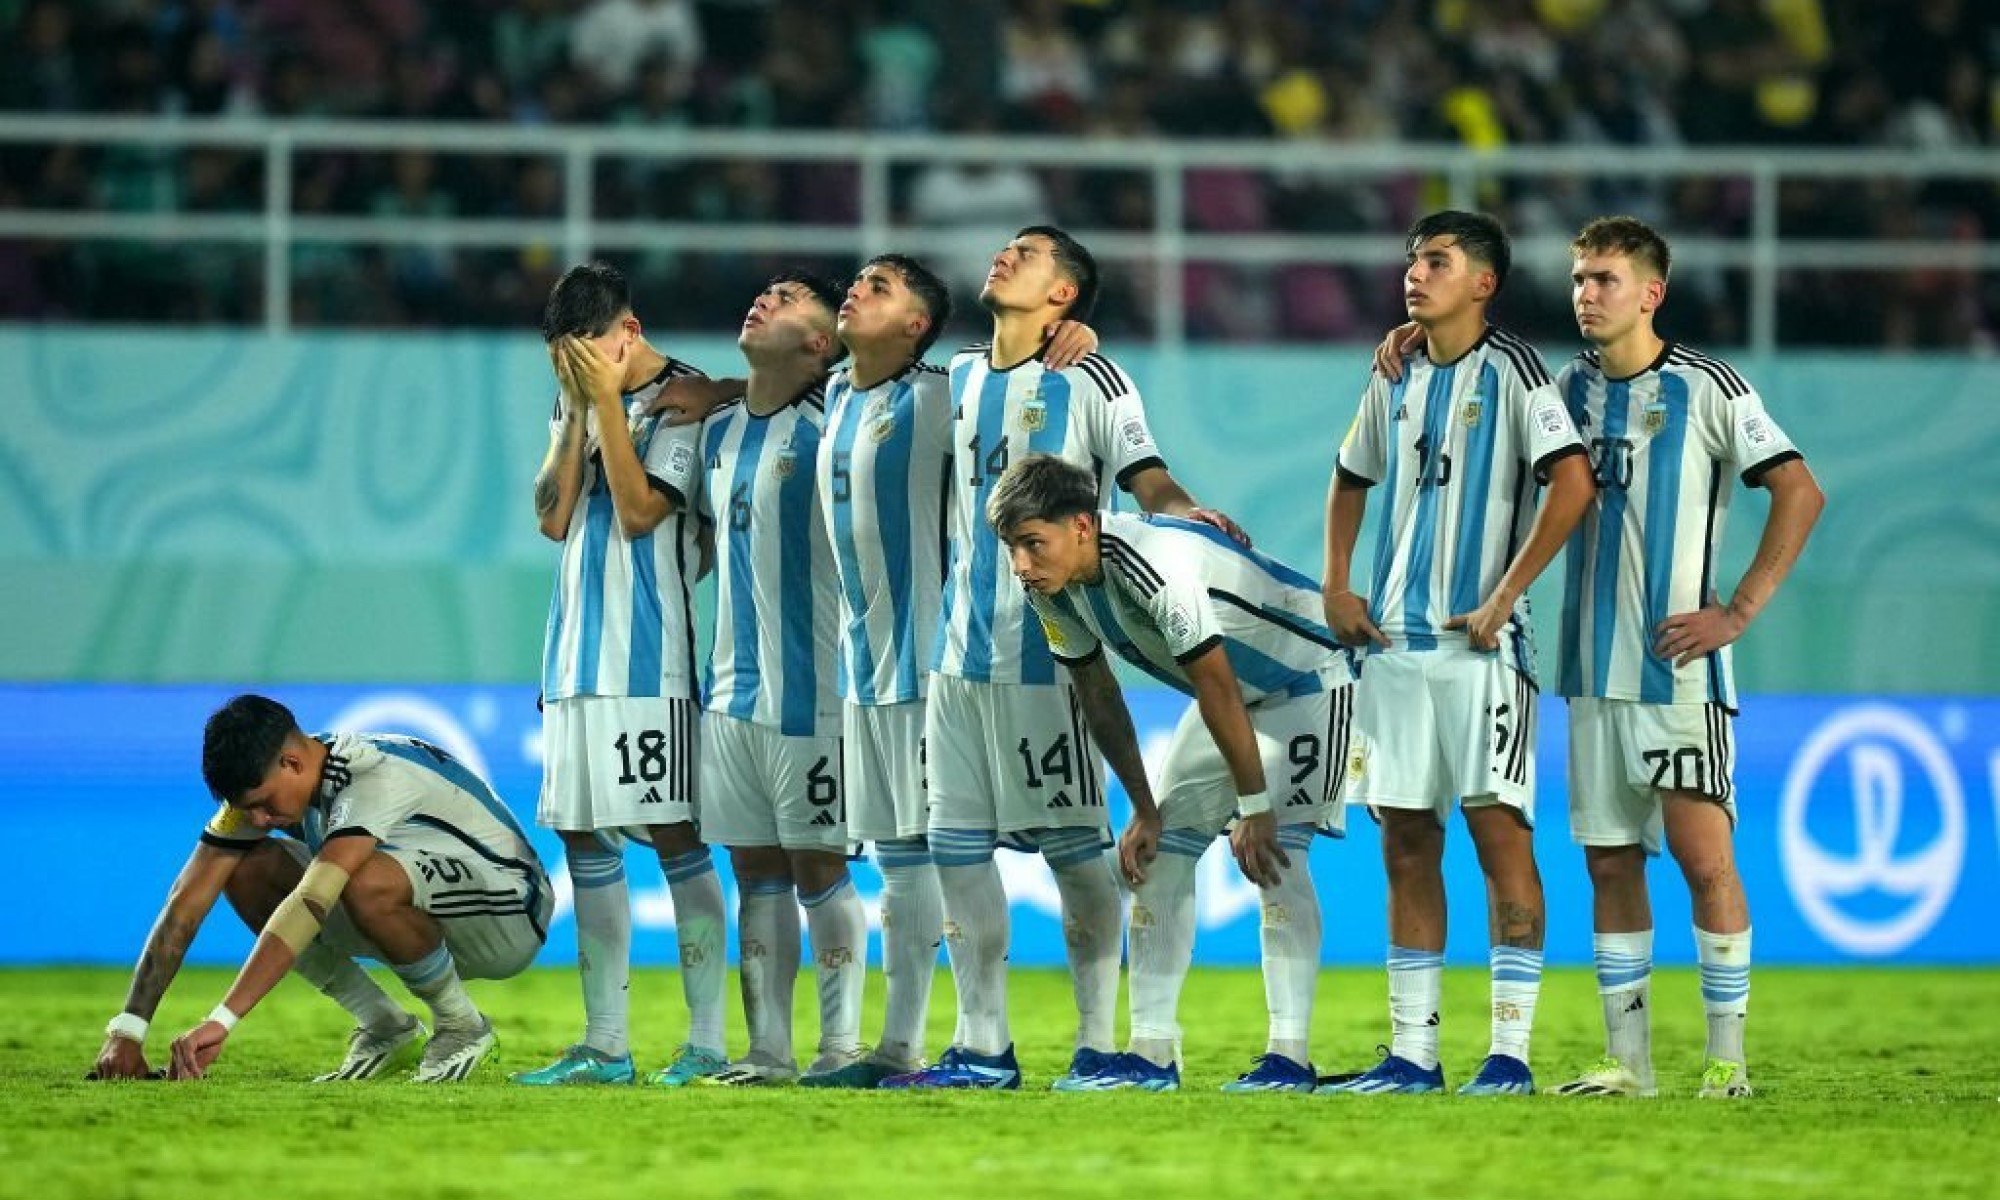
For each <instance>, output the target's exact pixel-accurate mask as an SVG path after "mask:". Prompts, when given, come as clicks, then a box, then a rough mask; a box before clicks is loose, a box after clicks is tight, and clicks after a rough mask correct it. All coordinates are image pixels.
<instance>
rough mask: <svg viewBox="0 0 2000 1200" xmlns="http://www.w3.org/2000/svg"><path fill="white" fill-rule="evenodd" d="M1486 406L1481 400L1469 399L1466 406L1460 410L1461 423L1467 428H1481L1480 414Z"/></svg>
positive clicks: (1459, 418)
mask: <svg viewBox="0 0 2000 1200" xmlns="http://www.w3.org/2000/svg"><path fill="white" fill-rule="evenodd" d="M1485 407H1486V406H1485V404H1484V403H1482V402H1481V401H1479V400H1476V399H1474V400H1467V401H1466V402H1465V407H1463V408H1461V409H1459V410H1458V420H1459V423H1460V424H1461V425H1464V426H1465V427H1466V428H1467V429H1477V428H1479V414H1480V413H1481V412H1482V411H1484V409H1485Z"/></svg>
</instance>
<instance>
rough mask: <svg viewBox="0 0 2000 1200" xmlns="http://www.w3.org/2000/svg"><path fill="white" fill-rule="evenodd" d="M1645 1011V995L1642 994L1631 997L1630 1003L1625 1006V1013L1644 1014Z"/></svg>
mask: <svg viewBox="0 0 2000 1200" xmlns="http://www.w3.org/2000/svg"><path fill="white" fill-rule="evenodd" d="M1645 1009H1646V993H1644V992H1640V993H1639V994H1637V995H1635V996H1633V997H1632V1003H1630V1004H1628V1005H1626V1006H1625V1011H1626V1012H1627V1013H1635V1012H1644V1011H1645Z"/></svg>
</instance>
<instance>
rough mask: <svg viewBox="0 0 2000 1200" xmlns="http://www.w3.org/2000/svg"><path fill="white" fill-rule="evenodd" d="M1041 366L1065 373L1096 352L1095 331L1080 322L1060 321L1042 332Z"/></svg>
mask: <svg viewBox="0 0 2000 1200" xmlns="http://www.w3.org/2000/svg"><path fill="white" fill-rule="evenodd" d="M1042 342H1043V347H1042V365H1043V366H1045V367H1047V368H1048V369H1049V370H1051V371H1066V370H1068V369H1069V368H1071V367H1073V366H1075V365H1076V364H1078V363H1080V362H1082V361H1083V360H1084V359H1085V358H1086V357H1088V356H1090V355H1092V354H1095V353H1096V352H1097V331H1096V330H1095V329H1092V328H1091V327H1090V326H1088V325H1085V324H1084V323H1083V322H1082V321H1071V320H1061V321H1057V322H1056V323H1055V324H1053V325H1051V326H1049V327H1048V328H1047V329H1044V330H1043V331H1042Z"/></svg>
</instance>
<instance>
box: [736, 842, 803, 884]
mask: <svg viewBox="0 0 2000 1200" xmlns="http://www.w3.org/2000/svg"><path fill="white" fill-rule="evenodd" d="M729 869H730V870H731V871H733V872H734V873H735V875H736V878H737V879H739V880H752V879H756V880H789V879H791V877H792V866H791V860H790V859H788V858H787V857H786V856H785V852H784V851H783V850H782V849H780V848H778V847H776V846H731V847H730V848H729Z"/></svg>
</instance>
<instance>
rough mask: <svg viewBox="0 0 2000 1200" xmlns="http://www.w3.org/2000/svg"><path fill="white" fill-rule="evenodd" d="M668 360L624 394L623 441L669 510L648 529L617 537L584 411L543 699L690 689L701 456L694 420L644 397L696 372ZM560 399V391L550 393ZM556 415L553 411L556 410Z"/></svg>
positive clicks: (593, 427)
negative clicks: (694, 502)
mask: <svg viewBox="0 0 2000 1200" xmlns="http://www.w3.org/2000/svg"><path fill="white" fill-rule="evenodd" d="M700 375H701V372H700V371H697V370H696V369H694V368H693V367H690V366H688V365H687V364H686V363H681V362H676V361H674V360H672V359H669V360H667V364H666V366H665V367H663V368H661V370H660V374H659V375H658V376H657V377H655V378H654V379H653V381H652V382H651V383H648V384H647V385H646V386H644V387H642V388H640V389H639V390H638V391H636V392H633V393H631V394H630V395H629V396H628V397H627V398H626V400H627V405H626V407H627V411H628V412H629V413H630V414H631V431H632V447H633V449H635V450H637V451H638V452H639V461H640V463H641V464H642V465H643V466H644V467H645V469H646V474H647V475H648V476H649V477H651V479H652V481H653V485H654V486H655V487H657V488H659V489H660V490H662V491H664V492H665V493H666V494H667V496H668V497H669V498H670V499H672V500H673V502H674V512H673V514H672V515H670V516H669V517H667V519H666V520H664V521H662V522H660V524H659V525H658V526H657V527H655V528H654V529H653V531H652V532H650V533H647V534H643V535H641V536H639V537H636V538H632V537H626V536H625V532H624V530H623V529H621V528H620V527H619V525H618V516H617V513H616V512H615V511H614V510H613V509H612V505H611V486H610V483H609V481H607V480H606V479H605V477H604V466H603V456H602V451H601V449H600V446H601V442H600V441H599V436H598V428H597V413H596V410H595V409H592V410H591V411H589V412H586V413H585V414H584V447H583V453H584V465H583V491H582V493H581V494H580V495H579V496H578V497H577V502H576V507H575V508H574V509H573V510H572V511H571V513H570V518H569V532H568V533H567V534H565V535H564V536H563V544H562V560H561V564H560V565H559V566H558V568H557V571H556V587H555V594H554V595H553V596H552V597H551V598H550V601H549V621H548V629H547V633H546V634H545V635H544V639H543V643H542V698H543V699H544V700H566V699H569V698H570V697H572V696H679V697H685V698H688V699H692V698H693V697H694V694H695V689H694V597H693V595H692V593H691V591H690V584H692V582H693V581H694V579H695V577H696V576H697V575H698V574H699V572H700V562H701V543H700V529H699V526H698V525H697V523H696V520H695V517H694V514H693V513H692V512H691V511H690V505H689V501H690V498H691V497H692V496H693V495H694V493H695V491H696V490H697V481H698V479H699V476H700V467H701V459H700V455H699V454H698V453H697V448H696V435H695V431H694V430H693V429H687V428H681V429H674V428H669V427H668V426H667V425H666V418H665V417H648V416H646V415H644V413H645V405H646V402H647V401H648V400H651V399H652V398H653V397H654V396H655V395H657V394H658V393H659V391H660V389H661V388H663V387H665V386H666V385H667V384H668V383H670V382H672V381H673V380H675V379H680V378H684V377H686V376H700ZM556 403H557V404H558V405H560V404H562V400H561V398H560V397H559V398H558V399H557V401H556ZM555 420H556V421H558V422H559V421H560V420H561V412H560V410H558V412H557V414H556V417H555Z"/></svg>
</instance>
